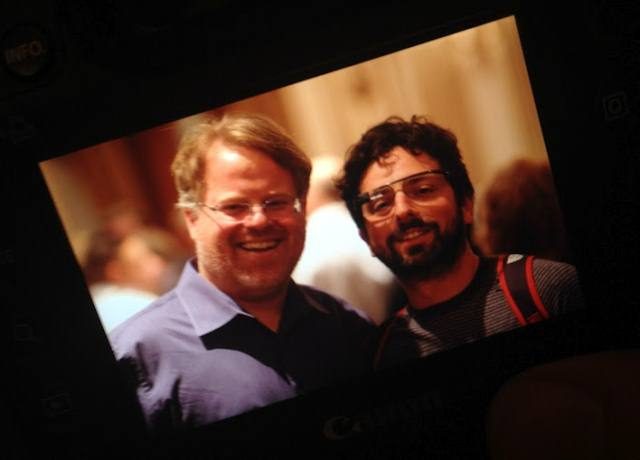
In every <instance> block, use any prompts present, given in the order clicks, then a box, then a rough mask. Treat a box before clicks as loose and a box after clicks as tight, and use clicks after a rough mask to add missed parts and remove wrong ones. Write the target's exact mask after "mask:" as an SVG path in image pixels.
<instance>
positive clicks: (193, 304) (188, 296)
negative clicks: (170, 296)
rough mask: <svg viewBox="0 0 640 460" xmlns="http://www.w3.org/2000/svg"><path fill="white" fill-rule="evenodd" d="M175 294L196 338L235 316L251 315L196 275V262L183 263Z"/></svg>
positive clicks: (211, 284) (193, 260)
mask: <svg viewBox="0 0 640 460" xmlns="http://www.w3.org/2000/svg"><path fill="white" fill-rule="evenodd" d="M175 292H176V295H177V296H178V299H179V300H180V303H182V305H183V307H184V309H185V311H186V312H187V315H188V316H189V319H190V320H191V323H192V324H193V327H194V329H195V332H196V334H198V335H199V336H202V335H205V334H207V333H209V332H211V331H213V330H215V329H218V328H219V327H221V326H224V325H225V324H226V323H228V322H229V321H231V319H232V318H233V317H234V316H236V315H245V316H251V315H249V314H248V313H247V312H245V311H244V310H242V309H241V308H240V307H239V306H238V304H237V303H235V302H234V301H233V300H232V299H231V297H229V296H228V295H226V294H225V293H224V292H222V291H221V290H220V289H218V288H217V287H216V286H215V285H214V284H213V283H211V282H209V281H208V280H206V279H205V278H204V277H203V276H202V275H200V273H198V271H197V270H196V268H195V259H191V260H189V261H188V262H187V263H186V265H185V267H184V270H183V271H182V275H181V276H180V280H179V281H178V284H177V285H176V288H175Z"/></svg>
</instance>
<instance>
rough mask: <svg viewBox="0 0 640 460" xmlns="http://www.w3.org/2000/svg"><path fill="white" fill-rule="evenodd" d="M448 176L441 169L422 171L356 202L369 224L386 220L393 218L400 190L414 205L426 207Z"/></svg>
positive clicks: (361, 196) (391, 183) (389, 184)
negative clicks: (396, 198)
mask: <svg viewBox="0 0 640 460" xmlns="http://www.w3.org/2000/svg"><path fill="white" fill-rule="evenodd" d="M448 175H449V173H448V172H447V171H443V170H441V169H430V170H428V171H422V172H420V173H417V174H413V175H411V176H408V177H403V178H402V179H398V180H395V181H393V182H390V183H388V184H385V185H383V186H381V187H378V188H376V189H375V190H372V191H371V192H368V193H363V194H361V195H358V197H357V198H356V200H355V202H356V204H357V205H358V206H361V207H362V216H363V217H364V218H365V219H366V220H368V221H369V222H378V221H381V220H385V219H388V218H389V217H391V214H392V212H393V208H394V206H395V197H396V193H397V192H398V191H399V190H402V191H403V192H404V194H405V195H406V197H407V198H408V199H409V200H411V201H412V202H413V203H415V204H417V205H421V206H426V205H428V204H430V203H431V202H432V201H433V200H434V199H435V198H436V197H437V196H439V192H440V191H441V189H442V188H443V187H444V186H445V185H446V183H447V181H446V177H448Z"/></svg>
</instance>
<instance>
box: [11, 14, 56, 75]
mask: <svg viewBox="0 0 640 460" xmlns="http://www.w3.org/2000/svg"><path fill="white" fill-rule="evenodd" d="M2 60H3V63H4V65H5V67H6V68H7V69H8V70H9V71H10V72H11V73H12V74H14V75H17V76H19V77H23V78H34V77H38V76H39V75H40V74H41V73H42V72H44V70H45V69H46V68H47V67H48V65H49V64H50V63H51V60H52V53H51V44H50V43H49V39H48V38H47V36H46V34H45V33H44V32H43V31H42V30H41V29H40V28H39V27H37V26H33V25H18V26H14V27H13V28H12V29H9V31H8V32H7V33H6V34H5V35H4V36H3V37H2Z"/></svg>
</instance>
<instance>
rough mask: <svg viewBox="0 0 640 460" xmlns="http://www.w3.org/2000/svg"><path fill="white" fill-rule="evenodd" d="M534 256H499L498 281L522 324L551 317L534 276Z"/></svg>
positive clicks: (510, 306)
mask: <svg viewBox="0 0 640 460" xmlns="http://www.w3.org/2000/svg"><path fill="white" fill-rule="evenodd" d="M533 259H534V257H533V256H526V257H525V256H522V255H517V254H512V255H506V256H505V255H503V256H500V257H498V267H497V272H498V282H499V284H500V288H501V289H502V292H503V294H504V297H505V300H506V301H507V304H508V305H509V308H511V311H512V312H513V314H514V316H515V317H516V318H517V320H518V322H519V323H520V325H522V326H525V325H527V324H533V323H537V322H538V321H542V320H543V319H547V318H548V317H549V313H548V311H547V309H546V308H545V306H544V304H543V303H542V299H541V298H540V295H539V294H538V290H537V288H536V285H535V279H534V276H533Z"/></svg>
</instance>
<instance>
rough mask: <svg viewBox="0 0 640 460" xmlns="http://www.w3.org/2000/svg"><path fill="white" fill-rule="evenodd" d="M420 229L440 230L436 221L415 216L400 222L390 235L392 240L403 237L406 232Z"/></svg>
mask: <svg viewBox="0 0 640 460" xmlns="http://www.w3.org/2000/svg"><path fill="white" fill-rule="evenodd" d="M413 229H419V230H423V231H439V230H440V228H439V227H438V224H437V223H436V222H434V221H424V220H422V219H420V218H419V217H414V218H412V219H410V220H405V221H402V222H398V225H397V228H396V229H395V231H394V232H393V233H392V234H391V235H390V236H389V239H390V240H391V241H396V240H399V239H403V237H404V234H405V233H406V232H408V231H410V230H413Z"/></svg>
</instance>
